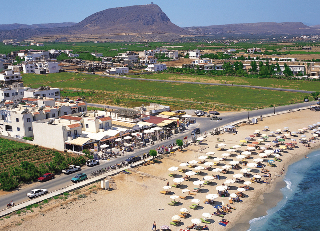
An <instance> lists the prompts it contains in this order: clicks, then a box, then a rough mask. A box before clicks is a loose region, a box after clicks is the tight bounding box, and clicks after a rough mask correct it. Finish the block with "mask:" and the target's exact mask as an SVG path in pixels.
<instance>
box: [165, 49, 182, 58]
mask: <svg viewBox="0 0 320 231" xmlns="http://www.w3.org/2000/svg"><path fill="white" fill-rule="evenodd" d="M165 56H166V57H168V58H170V59H178V57H179V52H178V51H166V52H165Z"/></svg>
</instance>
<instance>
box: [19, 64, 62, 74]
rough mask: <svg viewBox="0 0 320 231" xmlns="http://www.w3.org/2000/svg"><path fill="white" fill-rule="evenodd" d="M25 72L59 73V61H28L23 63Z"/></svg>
mask: <svg viewBox="0 0 320 231" xmlns="http://www.w3.org/2000/svg"><path fill="white" fill-rule="evenodd" d="M22 69H23V73H35V74H49V73H58V72H59V70H60V66H59V63H58V62H28V63H24V64H22Z"/></svg>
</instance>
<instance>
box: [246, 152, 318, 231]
mask: <svg viewBox="0 0 320 231" xmlns="http://www.w3.org/2000/svg"><path fill="white" fill-rule="evenodd" d="M285 182H286V184H287V186H286V187H285V188H283V189H281V191H282V193H283V196H284V197H283V199H282V200H281V201H280V202H279V203H278V204H277V206H276V207H274V208H272V209H270V210H268V211H267V215H266V216H263V217H259V218H255V219H252V220H251V221H250V229H249V230H251V231H274V230H276V231H282V230H286V231H287V230H297V231H302V230H303V231H305V230H312V231H315V230H320V150H317V151H314V152H312V153H310V154H309V155H308V158H304V159H302V160H300V161H298V162H296V163H294V164H292V165H290V166H289V168H288V171H287V173H286V175H285Z"/></svg>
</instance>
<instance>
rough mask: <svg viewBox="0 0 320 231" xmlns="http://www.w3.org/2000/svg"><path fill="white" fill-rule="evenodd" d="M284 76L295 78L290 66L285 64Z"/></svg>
mask: <svg viewBox="0 0 320 231" xmlns="http://www.w3.org/2000/svg"><path fill="white" fill-rule="evenodd" d="M283 74H284V75H285V76H286V77H289V76H293V72H292V71H291V69H290V67H288V65H287V64H286V63H285V64H284V71H283Z"/></svg>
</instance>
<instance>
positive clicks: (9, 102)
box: [4, 101, 13, 104]
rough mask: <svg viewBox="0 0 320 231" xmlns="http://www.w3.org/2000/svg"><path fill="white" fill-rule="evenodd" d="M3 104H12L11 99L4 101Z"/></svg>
mask: <svg viewBox="0 0 320 231" xmlns="http://www.w3.org/2000/svg"><path fill="white" fill-rule="evenodd" d="M4 104H13V102H12V101H8V102H5V103H4Z"/></svg>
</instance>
